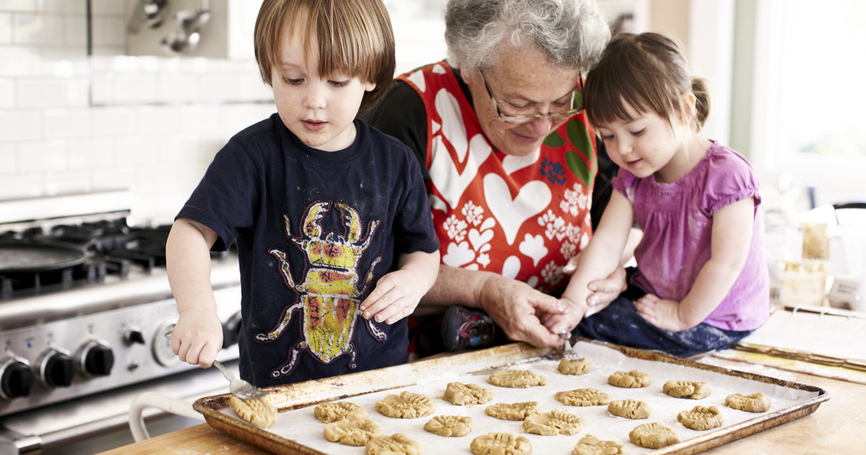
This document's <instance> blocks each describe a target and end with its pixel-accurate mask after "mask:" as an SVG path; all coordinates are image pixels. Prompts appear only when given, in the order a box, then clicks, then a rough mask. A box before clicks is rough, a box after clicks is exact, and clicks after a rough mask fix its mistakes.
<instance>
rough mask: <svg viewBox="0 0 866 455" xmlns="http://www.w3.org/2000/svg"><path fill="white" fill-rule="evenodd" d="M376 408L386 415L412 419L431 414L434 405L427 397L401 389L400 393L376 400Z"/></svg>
mask: <svg viewBox="0 0 866 455" xmlns="http://www.w3.org/2000/svg"><path fill="white" fill-rule="evenodd" d="M376 410H377V411H379V412H380V413H382V415H384V416H386V417H393V418H398V419H414V418H417V417H424V416H428V415H430V414H433V411H435V410H436V405H435V404H433V400H431V399H430V398H429V397H425V396H424V395H421V394H418V393H412V392H408V391H403V392H402V393H400V395H393V394H389V395H387V396H385V398H384V399H381V400H379V401H377V402H376Z"/></svg>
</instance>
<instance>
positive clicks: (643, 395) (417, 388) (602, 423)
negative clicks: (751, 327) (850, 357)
mask: <svg viewBox="0 0 866 455" xmlns="http://www.w3.org/2000/svg"><path fill="white" fill-rule="evenodd" d="M575 349H576V351H577V352H578V353H579V354H580V355H582V356H584V357H586V358H587V359H589V360H590V362H591V363H592V370H591V371H590V372H589V373H588V374H585V375H581V376H573V375H564V374H561V373H560V372H559V371H558V370H557V366H558V365H559V361H558V360H548V359H533V360H530V361H526V362H521V363H518V364H513V365H509V366H506V367H503V368H509V369H518V370H532V371H534V372H537V373H541V374H544V375H546V376H547V381H548V383H547V385H546V386H539V387H530V388H525V389H512V388H505V387H497V386H494V385H492V384H490V383H488V382H487V377H488V376H489V374H490V372H491V371H484V372H478V373H473V374H462V375H456V374H449V373H448V372H444V371H443V372H442V373H441V375H437V376H436V377H433V378H431V379H429V380H427V381H424V382H423V383H419V384H417V385H413V386H409V387H404V388H399V389H393V390H389V391H384V392H376V393H370V394H366V395H360V396H355V397H350V398H347V399H345V400H342V401H350V402H352V403H355V404H357V405H359V406H362V407H364V408H365V409H367V411H368V412H369V414H370V419H371V420H373V421H374V422H376V423H377V424H378V425H379V427H381V428H382V430H383V431H384V433H385V434H386V435H391V434H394V433H403V434H405V435H407V436H409V437H410V438H412V439H414V440H415V441H418V442H419V443H420V444H421V446H422V448H423V452H424V453H428V454H430V453H447V454H471V453H472V452H471V451H470V450H469V445H470V443H471V442H472V440H473V439H474V438H476V437H478V436H481V435H484V434H487V433H489V432H506V433H512V434H521V435H522V436H524V437H526V438H527V439H529V440H530V442H531V443H532V447H533V450H532V452H533V453H539V454H556V453H561V454H570V453H571V451H572V449H573V448H574V446H575V444H577V442H578V441H579V440H580V438H582V437H583V436H585V435H587V434H592V435H594V436H596V437H598V438H600V439H603V440H610V441H616V442H619V443H620V444H623V445H624V446H626V447H627V448H628V450H629V452H630V453H632V454H640V453H647V452H650V449H644V448H641V447H638V446H636V445H634V444H632V443H631V442H630V441H629V439H628V434H629V432H630V431H631V430H632V429H634V428H635V427H636V426H638V425H640V424H643V423H649V422H660V423H662V424H664V425H665V426H667V427H668V428H670V429H672V430H674V432H676V433H677V435H678V437H679V438H680V441H685V440H687V439H690V438H693V437H697V436H703V435H708V434H711V433H712V432H713V431H718V430H720V429H723V428H725V427H727V426H730V425H733V424H736V423H740V422H743V421H746V420H749V419H752V418H755V417H757V416H760V415H761V414H754V413H748V412H743V411H737V410H734V409H731V408H728V407H727V406H726V405H725V397H726V396H728V395H729V394H732V393H742V394H746V395H748V394H752V393H755V392H763V393H765V394H766V395H768V396H769V397H770V398H771V399H772V400H773V404H772V406H771V407H770V410H769V411H768V412H774V411H778V410H781V409H785V408H787V407H790V406H793V405H796V404H798V403H800V402H803V401H805V400H808V399H811V398H814V397H816V396H818V393H817V392H809V391H802V390H796V389H792V388H787V387H783V386H778V385H774V384H765V383H762V382H757V381H752V380H749V379H745V378H739V377H732V376H727V375H724V374H719V373H715V372H712V371H706V370H700V369H695V368H689V367H686V366H681V365H674V364H668V363H662V362H653V361H649V360H643V359H634V358H629V357H626V356H625V355H623V354H622V353H620V352H619V351H615V350H613V349H610V348H607V347H604V346H599V345H594V344H589V343H578V344H577V346H576V348H575ZM633 369H637V370H640V371H643V372H645V373H649V374H650V375H651V376H652V378H653V382H652V384H651V385H650V386H649V387H645V388H639V389H624V388H619V387H614V386H611V385H609V384H608V382H607V379H608V377H609V376H610V375H611V374H613V373H614V372H616V371H618V370H620V371H630V370H633ZM669 380H677V381H704V382H707V383H709V384H710V385H711V386H712V388H713V393H712V394H711V395H710V396H708V397H707V398H704V399H702V400H690V399H680V398H672V397H670V396H668V395H665V394H664V393H663V392H662V386H663V385H664V383H665V382H666V381H669ZM455 381H456V382H462V383H467V384H478V385H480V386H482V387H484V388H488V389H490V390H492V391H493V400H491V401H490V402H488V403H486V404H482V405H474V406H455V405H452V404H451V403H449V402H447V401H445V400H442V399H441V398H440V397H441V396H442V394H443V393H444V392H445V388H446V386H447V385H448V383H449V382H455ZM589 387H591V388H595V389H598V390H601V391H603V392H606V393H607V394H608V395H610V396H611V397H612V398H613V399H614V400H622V399H636V400H641V401H645V402H646V403H647V404H649V405H650V407H651V408H652V415H651V416H650V418H649V419H644V420H631V419H625V418H621V417H615V416H612V415H611V414H610V413H608V412H607V406H606V405H605V406H593V407H575V406H565V405H563V404H562V403H560V402H559V401H557V400H556V399H555V398H554V395H555V394H556V392H559V391H564V390H573V389H579V388H589ZM403 390H408V391H411V392H415V393H420V394H423V395H426V396H428V397H430V398H433V401H434V403H435V404H436V411H435V413H434V414H432V415H430V416H427V417H421V418H417V419H392V418H388V417H385V416H383V415H382V414H380V413H379V412H378V411H376V405H375V403H376V401H378V400H381V399H383V398H384V397H385V396H386V395H388V394H399V393H400V392H402V391H403ZM335 401H338V400H335ZM520 401H538V402H539V405H540V408H541V410H542V412H547V411H551V410H554V409H556V410H560V411H565V412H569V413H572V414H575V415H577V416H579V417H581V418H583V419H584V420H586V426H584V428H583V429H582V430H581V431H580V432H578V433H577V434H575V435H572V436H564V435H558V436H539V435H534V434H526V433H521V429H522V427H523V422H522V421H516V422H515V421H506V420H499V419H495V418H493V417H490V416H488V415H487V414H486V413H485V412H484V410H485V408H486V407H487V406H489V405H490V404H493V403H513V402H520ZM698 405H700V406H710V405H715V406H717V407H718V408H719V410H720V411H721V412H722V415H723V417H724V425H723V426H722V427H720V428H716V429H713V430H709V431H702V432H699V431H694V430H690V429H688V428H686V427H684V426H682V425H681V424H680V423H679V422H678V421H677V414H678V413H679V412H681V411H686V410H691V409H692V408H693V407H695V406H698ZM314 407H315V406H309V407H306V408H301V409H296V410H292V411H288V412H285V413H281V414H280V415H279V418H278V419H277V423H276V424H275V425H274V426H273V427H271V428H269V429H267V431H270V432H272V433H274V434H276V435H279V436H282V437H284V438H287V439H293V440H295V441H297V442H298V443H299V444H302V445H305V446H308V447H311V448H314V449H316V450H319V451H322V452H325V453H327V454H333V455H338V454H350V455H361V454H364V453H365V450H364V447H352V446H346V445H342V444H339V443H333V442H330V441H328V440H327V439H325V437H324V427H325V424H323V423H321V422H319V421H318V420H317V419H316V417H315V415H314V413H313V409H314ZM222 412H224V413H225V414H227V415H230V416H233V417H235V418H239V417H237V415H236V414H235V412H234V410H233V409H232V408H231V407H226V408H224V409H223V410H222ZM435 415H459V416H463V415H466V416H470V417H472V419H473V421H474V427H473V430H472V432H471V433H469V434H468V435H466V436H463V437H459V438H445V437H441V436H437V435H434V434H432V433H428V432H427V431H424V429H423V427H424V424H425V423H427V421H429V420H430V419H431V418H432V417H433V416H435Z"/></svg>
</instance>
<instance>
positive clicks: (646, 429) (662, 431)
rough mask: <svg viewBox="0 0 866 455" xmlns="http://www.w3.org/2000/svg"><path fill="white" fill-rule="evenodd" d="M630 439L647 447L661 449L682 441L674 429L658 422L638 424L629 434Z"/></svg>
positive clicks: (638, 444)
mask: <svg viewBox="0 0 866 455" xmlns="http://www.w3.org/2000/svg"><path fill="white" fill-rule="evenodd" d="M628 439H629V440H630V441H631V442H632V443H633V444H635V445H637V446H640V447H646V448H647V449H661V448H662V447H667V446H669V445H671V444H676V443H678V442H680V439H679V438H678V437H677V434H676V433H674V430H671V429H670V428H668V427H666V426H664V425H662V424H660V423H658V422H653V423H645V424H643V425H638V426H636V427H635V428H634V430H631V432H630V433H629V434H628Z"/></svg>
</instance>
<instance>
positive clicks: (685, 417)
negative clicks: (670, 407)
mask: <svg viewBox="0 0 866 455" xmlns="http://www.w3.org/2000/svg"><path fill="white" fill-rule="evenodd" d="M677 420H679V421H680V423H681V424H683V426H684V427H686V428H691V429H692V430H698V431H703V430H709V429H711V428H716V427H720V426H722V421H723V420H724V419H722V413H721V412H719V408H717V407H715V406H695V407H694V408H692V410H691V411H683V412H681V413H679V414H677Z"/></svg>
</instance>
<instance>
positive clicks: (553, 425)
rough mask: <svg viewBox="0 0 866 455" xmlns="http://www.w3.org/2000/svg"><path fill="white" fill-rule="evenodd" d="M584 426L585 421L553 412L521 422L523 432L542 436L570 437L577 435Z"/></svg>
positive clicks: (536, 415)
mask: <svg viewBox="0 0 866 455" xmlns="http://www.w3.org/2000/svg"><path fill="white" fill-rule="evenodd" d="M584 425H586V420H583V419H582V418H580V417H578V416H576V415H574V414H569V413H567V412H563V411H556V410H554V411H550V412H545V413H543V414H535V415H531V416H529V417H527V418H526V420H524V421H523V432H524V433H532V434H540V435H542V436H553V435H557V434H564V435H572V434H577V432H578V431H580V429H581V428H583V426H584Z"/></svg>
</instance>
